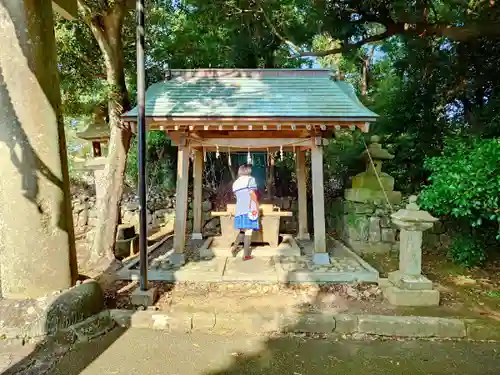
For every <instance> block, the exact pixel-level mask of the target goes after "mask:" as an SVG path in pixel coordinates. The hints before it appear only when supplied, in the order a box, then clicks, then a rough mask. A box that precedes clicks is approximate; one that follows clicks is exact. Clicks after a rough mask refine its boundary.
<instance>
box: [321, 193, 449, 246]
mask: <svg viewBox="0 0 500 375" xmlns="http://www.w3.org/2000/svg"><path fill="white" fill-rule="evenodd" d="M399 208H400V207H399V206H394V207H393V210H394V212H395V211H397V210H398V209H399ZM390 215H391V211H390V210H389V209H388V208H386V207H384V206H382V205H376V204H373V203H357V202H351V201H347V200H345V199H343V198H339V199H337V200H335V201H334V202H332V203H331V204H327V210H326V216H327V228H328V229H329V230H330V231H334V232H335V233H336V234H337V236H338V238H339V239H341V240H342V241H343V242H344V243H345V244H347V245H348V246H349V247H350V248H351V249H353V250H354V251H355V252H357V253H359V254H362V253H389V252H391V251H395V252H398V251H399V230H398V229H397V228H396V227H395V226H394V225H393V224H392V221H391V217H390ZM446 229H447V228H446V224H443V223H441V222H437V223H435V224H434V227H433V228H431V229H429V230H428V231H426V232H424V234H423V245H424V247H429V248H436V247H437V248H447V247H448V246H449V244H450V236H449V235H448V234H447V233H446Z"/></svg>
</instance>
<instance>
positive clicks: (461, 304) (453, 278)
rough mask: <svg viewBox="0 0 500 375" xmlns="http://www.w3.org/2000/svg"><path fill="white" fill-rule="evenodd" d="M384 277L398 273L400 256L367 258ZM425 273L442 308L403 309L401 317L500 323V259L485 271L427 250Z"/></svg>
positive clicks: (437, 251) (438, 251)
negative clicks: (458, 263) (487, 320)
mask: <svg viewBox="0 0 500 375" xmlns="http://www.w3.org/2000/svg"><path fill="white" fill-rule="evenodd" d="M363 257H364V258H365V260H367V261H368V262H369V263H370V264H371V265H373V267H375V268H376V269H377V270H378V271H379V272H380V275H381V277H387V274H388V272H391V271H396V270H397V269H398V262H399V258H398V254H365V255H363ZM422 273H423V274H424V275H425V276H426V277H428V278H429V279H430V280H432V281H433V283H434V284H435V287H436V289H438V290H439V292H440V295H441V301H440V306H439V307H419V308H401V309H399V310H400V313H405V314H406V315H408V314H415V315H430V316H458V317H468V318H487V319H494V320H499V321H500V256H497V258H492V259H489V261H488V262H487V263H486V264H485V265H484V266H483V267H475V268H465V267H461V266H459V265H457V264H454V263H453V261H452V260H451V259H449V258H448V257H447V256H446V253H445V251H444V250H442V249H424V251H423V253H422Z"/></svg>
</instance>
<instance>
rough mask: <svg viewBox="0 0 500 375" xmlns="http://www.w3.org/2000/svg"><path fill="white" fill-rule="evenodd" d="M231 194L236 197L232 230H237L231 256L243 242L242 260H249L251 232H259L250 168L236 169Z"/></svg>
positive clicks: (255, 185) (257, 204)
mask: <svg viewBox="0 0 500 375" xmlns="http://www.w3.org/2000/svg"><path fill="white" fill-rule="evenodd" d="M233 193H234V195H235V196H236V210H235V213H234V215H235V217H234V228H235V229H236V230H239V233H238V235H237V236H236V240H235V241H234V244H233V246H232V248H231V252H232V254H233V256H236V255H237V254H238V251H239V250H238V247H239V244H240V243H241V242H243V260H250V259H252V258H253V257H252V256H251V254H250V244H251V242H252V232H253V231H254V230H259V229H260V227H259V201H258V197H257V182H256V181H255V178H253V177H252V166H251V165H249V164H243V165H241V166H240V168H239V169H238V179H237V180H236V181H235V182H234V183H233Z"/></svg>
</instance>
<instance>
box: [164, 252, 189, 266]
mask: <svg viewBox="0 0 500 375" xmlns="http://www.w3.org/2000/svg"><path fill="white" fill-rule="evenodd" d="M168 260H169V261H170V263H172V264H177V265H183V264H185V263H186V257H185V255H184V253H175V252H173V253H171V254H170V255H169V257H168Z"/></svg>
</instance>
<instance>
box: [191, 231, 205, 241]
mask: <svg viewBox="0 0 500 375" xmlns="http://www.w3.org/2000/svg"><path fill="white" fill-rule="evenodd" d="M191 239H192V240H202V239H203V234H201V233H192V234H191Z"/></svg>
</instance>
